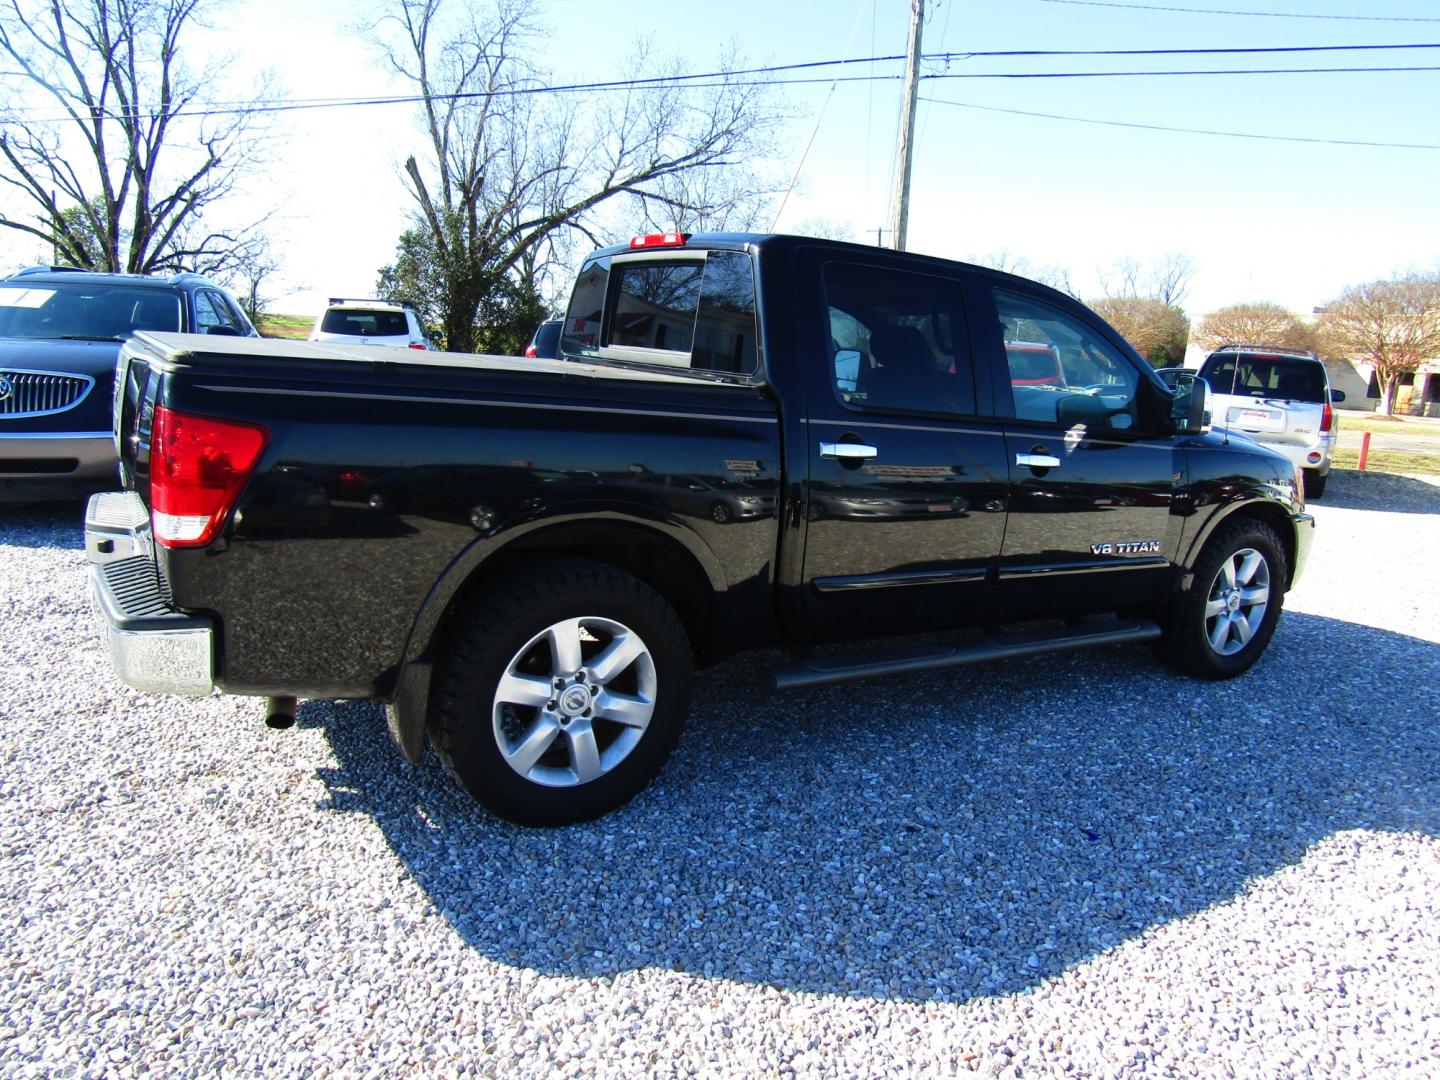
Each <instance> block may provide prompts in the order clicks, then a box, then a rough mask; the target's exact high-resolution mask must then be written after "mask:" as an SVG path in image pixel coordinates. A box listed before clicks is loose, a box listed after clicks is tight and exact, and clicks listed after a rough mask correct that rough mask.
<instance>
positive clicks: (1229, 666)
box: [1164, 520, 1287, 679]
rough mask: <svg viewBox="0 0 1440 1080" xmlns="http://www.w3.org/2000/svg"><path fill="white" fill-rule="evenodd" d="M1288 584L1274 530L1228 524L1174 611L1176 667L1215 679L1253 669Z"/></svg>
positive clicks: (1171, 647) (1169, 645)
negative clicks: (1252, 666)
mask: <svg viewBox="0 0 1440 1080" xmlns="http://www.w3.org/2000/svg"><path fill="white" fill-rule="evenodd" d="M1286 579H1287V572H1286V566H1285V549H1284V548H1283V547H1282V546H1281V543H1280V538H1279V537H1278V536H1276V535H1275V531H1274V530H1273V529H1271V528H1270V527H1269V526H1268V525H1264V524H1261V523H1260V522H1258V521H1250V520H1243V521H1236V522H1233V523H1231V524H1230V525H1227V526H1223V527H1222V528H1221V529H1220V531H1219V532H1218V533H1216V534H1215V536H1213V537H1212V538H1211V540H1210V542H1209V544H1207V545H1206V546H1205V550H1204V551H1203V552H1201V555H1200V559H1199V561H1198V562H1197V563H1196V565H1195V572H1194V575H1193V578H1192V582H1191V585H1190V587H1189V589H1187V590H1186V591H1185V592H1183V593H1181V594H1180V595H1179V596H1178V597H1177V598H1176V600H1175V603H1174V604H1173V606H1172V608H1171V612H1170V616H1169V619H1168V621H1167V625H1166V627H1165V643H1164V644H1165V652H1166V655H1167V658H1168V659H1169V660H1170V662H1171V664H1172V665H1174V666H1175V667H1177V668H1179V669H1180V670H1182V671H1187V672H1189V673H1191V674H1194V675H1200V676H1202V677H1204V678H1209V679H1229V678H1233V677H1234V676H1236V675H1239V674H1241V673H1242V672H1244V671H1247V670H1248V669H1249V668H1250V666H1251V665H1252V664H1254V663H1255V661H1256V660H1258V659H1260V656H1261V654H1262V653H1264V651H1265V647H1266V646H1267V645H1269V644H1270V638H1271V637H1272V636H1273V635H1274V633H1275V624H1276V622H1277V621H1278V620H1279V618H1280V608H1281V604H1282V603H1283V601H1284V598H1285V581H1286Z"/></svg>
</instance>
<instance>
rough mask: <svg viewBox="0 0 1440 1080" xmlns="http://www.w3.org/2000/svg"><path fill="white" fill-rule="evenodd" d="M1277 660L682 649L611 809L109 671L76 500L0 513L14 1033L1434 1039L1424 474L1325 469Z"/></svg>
mask: <svg viewBox="0 0 1440 1080" xmlns="http://www.w3.org/2000/svg"><path fill="white" fill-rule="evenodd" d="M1314 512H1315V515H1316V517H1317V518H1318V519H1319V536H1318V538H1317V544H1316V552H1315V557H1314V560H1313V562H1312V564H1311V566H1310V567H1309V570H1308V572H1307V578H1306V580H1305V581H1304V582H1303V584H1302V585H1301V587H1300V588H1299V589H1297V590H1296V591H1295V592H1294V593H1292V594H1291V597H1290V601H1289V604H1288V613H1287V614H1286V616H1285V618H1284V619H1283V621H1282V623H1281V626H1280V630H1279V633H1278V634H1277V636H1276V639H1275V642H1274V644H1273V645H1272V647H1271V650H1270V652H1269V654H1268V655H1267V657H1266V658H1265V660H1263V661H1262V662H1261V664H1260V665H1259V666H1258V667H1257V668H1256V669H1255V670H1254V671H1253V672H1251V673H1250V674H1249V675H1248V676H1246V677H1244V678H1242V679H1240V680H1237V681H1234V682H1230V683H1224V684H1215V685H1210V684H1203V685H1202V684H1200V683H1196V682H1191V681H1188V680H1185V679H1181V678H1178V677H1176V676H1173V675H1171V674H1169V673H1168V672H1166V671H1165V670H1164V669H1162V668H1161V667H1160V666H1158V665H1157V664H1156V663H1155V662H1154V661H1153V660H1152V658H1151V656H1150V654H1149V652H1148V650H1146V649H1144V648H1117V649H1111V650H1106V651H1098V652H1091V653H1082V654H1075V655H1068V656H1060V657H1055V658H1047V659H1043V660H1038V661H1036V660H1032V661H1025V662H1011V663H1004V664H998V665H995V666H992V667H989V668H982V669H971V670H969V671H962V672H960V673H958V674H955V673H951V674H947V675H942V676H932V677H918V676H917V677H907V678H902V679H892V680H889V681H881V682H874V683H870V684H859V685H855V686H848V687H839V688H831V689H827V690H822V691H814V692H809V693H806V694H795V695H790V696H783V697H781V696H771V695H768V694H766V693H764V692H762V690H761V688H760V681H759V676H758V674H757V673H756V668H757V666H758V665H756V664H755V663H754V661H753V659H752V660H750V661H748V662H745V661H742V662H737V663H731V664H728V665H726V666H724V667H722V668H720V669H718V670H715V671H712V672H709V673H707V674H706V675H704V676H702V678H701V679H700V682H699V686H698V693H697V702H698V704H697V708H696V711H695V715H694V718H693V722H692V725H691V727H690V729H689V730H688V732H687V733H686V735H685V737H684V738H683V739H682V740H681V744H680V748H679V750H678V752H677V754H676V756H675V757H674V759H673V760H672V761H671V763H670V765H669V766H668V767H667V768H666V770H665V772H664V774H663V776H662V777H661V778H660V780H659V782H658V783H656V784H654V785H653V786H652V787H651V788H650V789H648V790H647V791H646V792H645V793H644V794H642V796H641V797H640V798H639V799H637V800H636V801H635V802H634V803H633V804H632V805H630V806H629V807H627V808H626V809H624V810H623V811H621V812H620V813H618V814H615V815H613V816H611V817H609V818H606V819H604V820H601V821H599V822H596V823H593V824H590V825H586V826H578V827H574V828H568V829H562V830H556V831H548V832H541V831H526V830H523V829H519V828H515V827H512V826H509V825H506V824H503V823H500V822H497V821H495V820H493V819H491V818H488V817H486V816H484V815H482V814H481V813H480V812H479V811H477V810H476V809H474V808H473V807H472V806H471V804H469V803H468V801H467V800H466V799H465V798H464V797H463V796H462V795H460V794H459V793H458V791H457V790H456V789H454V788H453V787H452V786H451V784H450V783H449V782H448V781H447V779H446V778H445V776H444V775H443V773H442V772H441V770H440V769H439V767H438V766H437V765H436V764H435V762H434V760H433V758H427V760H426V762H425V763H424V764H423V765H421V766H420V767H418V768H412V767H410V766H407V765H405V764H404V763H403V761H402V760H401V759H400V757H399V756H398V754H397V753H396V752H395V751H394V750H393V749H392V748H391V746H390V744H389V741H388V738H387V736H386V734H385V731H384V725H383V718H382V715H381V712H380V710H379V708H378V707H376V706H373V705H366V704H355V703H339V704H336V703H329V702H315V701H312V702H306V703H304V704H303V705H302V707H301V712H300V723H299V725H298V726H297V727H296V728H295V729H293V730H291V731H289V732H281V733H273V732H270V731H267V730H266V729H265V728H264V727H263V725H262V724H261V715H260V706H259V703H258V702H256V701H250V700H234V699H221V698H213V699H208V700H202V701H181V700H179V699H170V698H163V697H155V696H149V695H144V694H140V693H137V692H135V691H131V690H128V689H127V688H125V687H123V686H121V685H120V684H119V683H118V682H116V680H115V679H114V678H113V676H112V675H111V674H110V670H109V667H108V665H107V663H106V662H105V661H104V659H103V658H102V656H101V654H100V653H99V651H98V649H97V647H96V645H95V643H94V641H93V638H92V631H91V626H90V616H89V612H88V610H87V602H86V598H85V572H84V561H83V552H82V550H81V546H80V535H79V527H78V525H77V524H76V522H77V520H78V517H79V511H78V508H76V507H73V506H70V507H61V508H38V509H23V510H15V509H13V508H12V509H5V510H3V511H0V605H3V620H0V656H3V659H4V663H3V666H0V732H3V734H0V747H3V758H4V767H3V770H0V848H3V858H0V927H3V933H0V1074H4V1075H5V1076H7V1077H15V1076H19V1077H24V1076H32V1075H34V1076H40V1075H46V1076H49V1075H57V1074H59V1075H78V1076H101V1075H104V1076H122V1077H123V1076H130V1075H135V1074H139V1073H143V1072H147V1071H154V1072H160V1073H166V1074H179V1075H192V1074H199V1073H218V1072H233V1073H238V1074H241V1075H261V1074H263V1075H265V1076H267V1077H271V1076H300V1075H309V1074H311V1073H320V1074H337V1075H355V1076H387V1077H388V1076H394V1075H397V1074H416V1073H419V1074H434V1075H444V1076H457V1075H465V1074H470V1073H477V1074H484V1075H497V1076H506V1077H510V1076H581V1075H584V1076H592V1075H599V1076H632V1075H640V1074H644V1073H649V1074H658V1075H669V1076H675V1075H692V1074H697V1073H698V1074H703V1075H713V1076H761V1075H763V1076H774V1075H789V1074H792V1073H793V1074H799V1075H825V1076H832V1075H837V1076H881V1075H885V1076H890V1075H922V1074H923V1075H936V1074H940V1075H944V1074H950V1073H955V1072H961V1073H964V1072H968V1071H971V1070H973V1071H976V1072H979V1073H980V1074H982V1075H992V1076H993V1075H1001V1076H1022V1075H1023V1076H1044V1075H1051V1074H1054V1075H1062V1074H1065V1075H1083V1076H1139V1075H1147V1076H1193V1075H1207V1076H1214V1075H1220V1076H1224V1075H1244V1076H1267V1077H1269V1076H1295V1075H1301V1076H1308V1075H1324V1076H1334V1075H1342V1076H1343V1075H1355V1076H1376V1075H1396V1074H1401V1073H1406V1072H1408V1073H1410V1074H1413V1075H1417V1076H1419V1075H1435V1074H1436V1073H1437V1071H1440V920H1437V914H1440V845H1437V839H1436V838H1437V837H1440V739H1437V734H1440V732H1437V728H1440V721H1437V713H1440V710H1437V708H1436V706H1435V698H1436V693H1437V683H1440V679H1437V676H1440V648H1437V643H1440V575H1437V573H1436V561H1437V556H1440V489H1437V488H1434V487H1431V486H1429V485H1428V484H1425V483H1422V482H1420V481H1416V480H1406V479H1402V478H1393V477H1391V478H1387V477H1383V476H1379V475H1375V474H1371V475H1368V476H1357V475H1355V474H1340V473H1337V474H1336V475H1335V477H1334V478H1333V479H1332V481H1331V486H1330V490H1329V497H1327V498H1326V499H1325V500H1324V501H1323V502H1321V503H1318V504H1315V505H1314Z"/></svg>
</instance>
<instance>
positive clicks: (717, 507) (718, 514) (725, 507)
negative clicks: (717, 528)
mask: <svg viewBox="0 0 1440 1080" xmlns="http://www.w3.org/2000/svg"><path fill="white" fill-rule="evenodd" d="M734 516H735V512H734V511H733V510H731V509H730V506H729V504H728V503H723V502H719V501H717V502H714V503H711V504H710V517H711V518H712V519H713V520H715V521H716V522H718V523H719V524H721V525H724V524H725V523H726V522H727V521H729V520H730V519H731V518H732V517H734Z"/></svg>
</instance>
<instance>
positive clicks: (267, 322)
mask: <svg viewBox="0 0 1440 1080" xmlns="http://www.w3.org/2000/svg"><path fill="white" fill-rule="evenodd" d="M314 325H315V317H314V316H313V315H261V316H260V323H259V325H258V326H257V327H256V329H257V330H259V331H260V334H261V336H262V337H273V338H295V339H298V340H300V341H304V340H305V339H306V338H307V337H309V336H310V329H311V327H313V326H314Z"/></svg>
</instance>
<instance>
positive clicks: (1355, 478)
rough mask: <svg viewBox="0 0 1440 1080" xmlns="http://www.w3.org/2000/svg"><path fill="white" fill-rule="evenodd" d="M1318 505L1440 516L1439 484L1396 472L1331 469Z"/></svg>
mask: <svg viewBox="0 0 1440 1080" xmlns="http://www.w3.org/2000/svg"><path fill="white" fill-rule="evenodd" d="M1313 501H1314V503H1315V504H1316V505H1317V506H1337V507H1340V508H1341V509H1343V510H1385V511H1388V512H1390V513H1392V514H1440V485H1436V484H1428V483H1426V482H1425V481H1424V480H1416V479H1414V478H1412V477H1409V476H1396V475H1395V474H1394V473H1382V472H1370V471H1368V470H1367V471H1366V472H1363V473H1362V472H1357V471H1355V470H1353V469H1332V470H1331V471H1330V480H1329V483H1327V484H1326V486H1325V494H1324V495H1322V496H1320V497H1319V498H1318V499H1315V500H1313Z"/></svg>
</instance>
